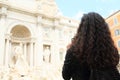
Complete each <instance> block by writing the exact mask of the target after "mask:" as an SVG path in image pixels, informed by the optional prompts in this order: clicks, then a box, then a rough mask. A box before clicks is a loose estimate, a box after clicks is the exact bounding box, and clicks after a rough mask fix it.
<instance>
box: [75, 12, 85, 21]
mask: <svg viewBox="0 0 120 80" xmlns="http://www.w3.org/2000/svg"><path fill="white" fill-rule="evenodd" d="M83 14H84V12H83V11H79V12H78V13H77V14H76V15H75V16H73V18H75V19H81V17H82V16H83Z"/></svg>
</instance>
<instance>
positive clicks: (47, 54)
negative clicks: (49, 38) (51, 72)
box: [43, 47, 50, 63]
mask: <svg viewBox="0 0 120 80" xmlns="http://www.w3.org/2000/svg"><path fill="white" fill-rule="evenodd" d="M43 58H44V61H45V62H47V63H49V62H50V48H49V47H46V48H45V50H44V54H43Z"/></svg>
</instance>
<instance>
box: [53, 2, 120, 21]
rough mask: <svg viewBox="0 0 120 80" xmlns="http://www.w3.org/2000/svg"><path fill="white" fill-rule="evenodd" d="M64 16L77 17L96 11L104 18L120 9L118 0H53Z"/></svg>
mask: <svg viewBox="0 0 120 80" xmlns="http://www.w3.org/2000/svg"><path fill="white" fill-rule="evenodd" d="M55 1H56V3H57V5H58V8H59V9H60V11H61V12H62V14H63V15H64V16H68V17H72V18H75V19H79V17H81V16H82V14H83V13H87V12H91V11H94V12H98V13H99V14H101V15H102V16H103V17H104V18H106V17H108V16H109V15H110V14H112V13H113V12H115V11H117V10H120V0H55Z"/></svg>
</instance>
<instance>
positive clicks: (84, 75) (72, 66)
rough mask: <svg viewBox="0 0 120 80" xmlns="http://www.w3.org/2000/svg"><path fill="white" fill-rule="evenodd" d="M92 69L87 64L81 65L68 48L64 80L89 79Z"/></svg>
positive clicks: (63, 71) (63, 73)
mask: <svg viewBox="0 0 120 80" xmlns="http://www.w3.org/2000/svg"><path fill="white" fill-rule="evenodd" d="M89 75H90V69H89V67H88V66H87V64H83V65H81V64H80V62H79V60H78V59H77V58H76V57H75V55H73V53H72V51H71V50H67V54H66V57H65V61H64V65H63V70H62V76H63V78H64V80H70V79H71V78H72V80H88V79H89Z"/></svg>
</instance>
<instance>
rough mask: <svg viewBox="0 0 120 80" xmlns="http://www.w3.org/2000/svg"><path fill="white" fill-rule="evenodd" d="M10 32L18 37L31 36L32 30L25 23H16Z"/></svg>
mask: <svg viewBox="0 0 120 80" xmlns="http://www.w3.org/2000/svg"><path fill="white" fill-rule="evenodd" d="M10 33H12V36H13V37H16V38H28V37H30V36H31V33H30V31H29V30H28V29H27V28H26V27H25V26H23V25H16V26H15V27H13V28H12V30H11V32H10Z"/></svg>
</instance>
